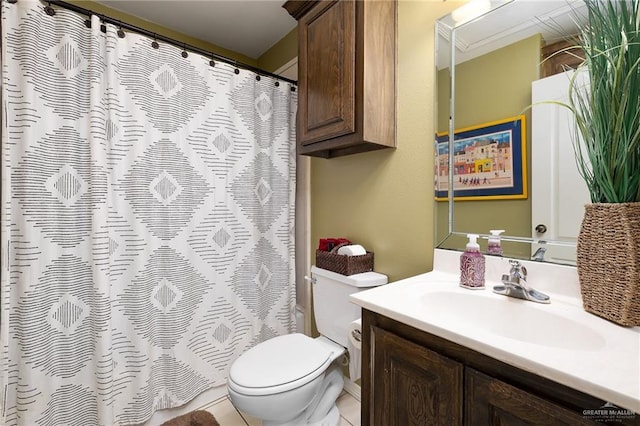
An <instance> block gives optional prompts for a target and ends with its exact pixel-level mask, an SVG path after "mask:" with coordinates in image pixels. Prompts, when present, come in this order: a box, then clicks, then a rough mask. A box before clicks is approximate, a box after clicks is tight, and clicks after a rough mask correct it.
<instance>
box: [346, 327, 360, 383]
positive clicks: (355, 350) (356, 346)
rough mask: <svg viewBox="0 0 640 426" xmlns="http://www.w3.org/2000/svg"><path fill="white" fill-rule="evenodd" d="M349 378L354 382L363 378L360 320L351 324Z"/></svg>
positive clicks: (348, 348)
mask: <svg viewBox="0 0 640 426" xmlns="http://www.w3.org/2000/svg"><path fill="white" fill-rule="evenodd" d="M348 332H349V344H348V347H347V350H348V351H349V377H350V378H351V381H352V382H355V381H356V380H358V379H359V378H360V376H361V364H362V320H361V319H360V318H358V319H357V320H355V321H353V322H352V323H351V324H349V330H348Z"/></svg>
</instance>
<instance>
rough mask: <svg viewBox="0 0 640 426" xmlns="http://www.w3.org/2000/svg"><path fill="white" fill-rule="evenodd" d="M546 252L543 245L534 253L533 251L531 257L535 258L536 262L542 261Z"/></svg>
mask: <svg viewBox="0 0 640 426" xmlns="http://www.w3.org/2000/svg"><path fill="white" fill-rule="evenodd" d="M546 252H547V249H546V248H544V247H540V248H539V249H538V250H536V252H535V253H533V256H531V259H533V260H535V261H536V262H544V254H545V253H546Z"/></svg>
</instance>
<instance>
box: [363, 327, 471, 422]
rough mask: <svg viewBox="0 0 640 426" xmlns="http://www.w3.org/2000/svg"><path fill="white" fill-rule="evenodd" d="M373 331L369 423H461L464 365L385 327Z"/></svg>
mask: <svg viewBox="0 0 640 426" xmlns="http://www.w3.org/2000/svg"><path fill="white" fill-rule="evenodd" d="M371 329H372V336H371V340H372V341H371V346H372V347H373V348H375V353H374V354H373V363H372V364H373V365H372V370H373V371H372V372H371V375H372V376H371V377H372V379H373V380H372V383H373V386H372V393H373V399H372V402H373V413H374V418H373V421H372V422H371V423H373V424H374V425H380V426H393V425H398V426H409V425H446V426H454V425H461V424H462V380H463V379H462V375H463V366H462V364H460V363H458V362H455V361H453V360H451V359H449V358H446V357H444V356H442V355H439V354H437V353H435V352H433V351H430V350H428V349H426V348H424V347H422V346H419V345H416V344H415V343H412V342H410V341H408V340H405V339H403V338H401V337H399V336H397V335H395V334H392V333H389V332H387V331H385V330H383V329H381V328H378V327H372V328H371Z"/></svg>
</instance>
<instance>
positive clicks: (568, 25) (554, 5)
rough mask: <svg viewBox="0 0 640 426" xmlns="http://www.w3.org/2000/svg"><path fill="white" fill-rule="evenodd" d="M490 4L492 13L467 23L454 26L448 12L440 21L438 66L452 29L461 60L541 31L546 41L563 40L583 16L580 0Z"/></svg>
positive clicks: (446, 57)
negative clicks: (453, 29)
mask: <svg viewBox="0 0 640 426" xmlns="http://www.w3.org/2000/svg"><path fill="white" fill-rule="evenodd" d="M491 4H492V7H493V9H492V11H491V12H488V13H486V14H485V15H483V16H481V17H480V18H478V19H475V20H473V21H470V22H468V23H466V24H462V25H458V26H456V23H455V22H454V20H453V18H452V16H451V15H447V16H445V17H443V18H441V19H440V20H439V24H442V25H439V26H438V30H439V38H438V43H439V47H440V48H439V49H438V60H437V62H438V67H439V68H442V67H446V66H448V63H449V57H450V52H449V50H450V49H449V47H448V46H449V36H450V33H451V29H452V28H455V44H456V46H455V47H456V53H455V55H456V63H460V62H464V61H467V60H469V59H472V58H475V57H477V56H480V55H483V54H485V53H487V52H490V51H493V50H495V49H498V48H501V47H504V46H507V45H509V44H511V43H515V42H516V41H519V40H522V39H524V38H526V37H529V36H532V35H534V34H541V35H542V39H543V40H544V41H545V43H553V42H555V41H560V40H566V38H567V37H568V36H569V35H571V34H575V33H576V32H577V31H578V27H579V26H580V25H581V22H583V21H584V18H585V16H586V11H585V4H584V2H583V0H506V1H505V0H492V1H491Z"/></svg>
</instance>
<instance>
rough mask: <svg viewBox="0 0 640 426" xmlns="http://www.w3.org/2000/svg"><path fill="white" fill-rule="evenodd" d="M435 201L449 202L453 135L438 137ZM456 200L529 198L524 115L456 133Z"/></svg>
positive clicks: (463, 129) (454, 142)
mask: <svg viewBox="0 0 640 426" xmlns="http://www.w3.org/2000/svg"><path fill="white" fill-rule="evenodd" d="M435 145H436V147H435V148H436V151H435V152H436V159H435V198H436V200H438V201H446V200H448V199H449V198H448V193H449V133H448V132H442V133H438V134H436V141H435ZM453 145H454V164H453V167H454V186H453V193H454V197H453V198H454V200H503V199H526V198H527V196H528V194H527V149H526V121H525V116H524V115H518V116H515V117H509V118H505V119H501V120H497V121H492V122H489V123H485V124H480V125H476V126H471V127H465V128H462V129H459V130H455V131H454V141H453Z"/></svg>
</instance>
